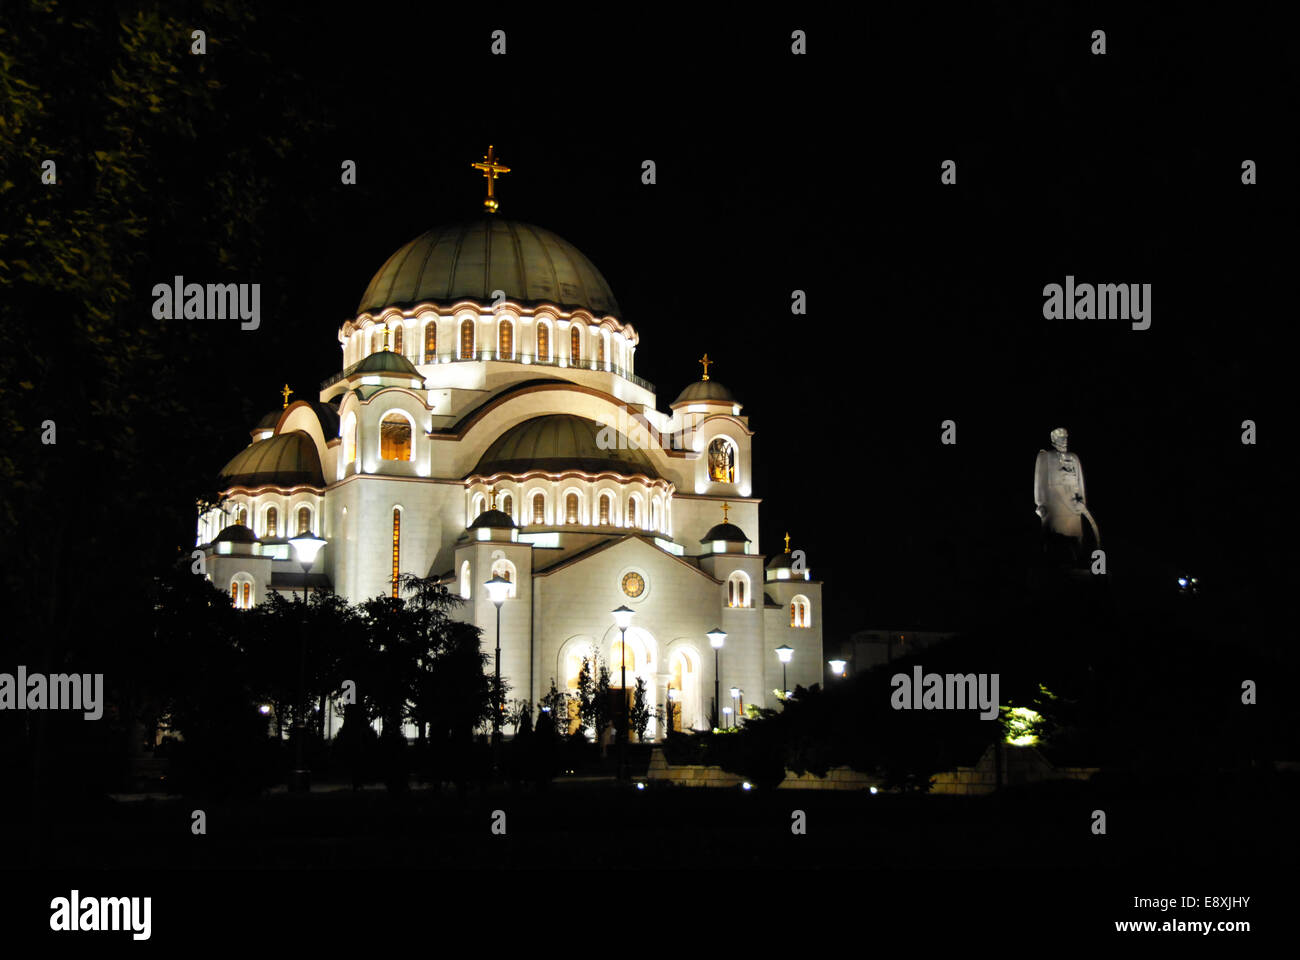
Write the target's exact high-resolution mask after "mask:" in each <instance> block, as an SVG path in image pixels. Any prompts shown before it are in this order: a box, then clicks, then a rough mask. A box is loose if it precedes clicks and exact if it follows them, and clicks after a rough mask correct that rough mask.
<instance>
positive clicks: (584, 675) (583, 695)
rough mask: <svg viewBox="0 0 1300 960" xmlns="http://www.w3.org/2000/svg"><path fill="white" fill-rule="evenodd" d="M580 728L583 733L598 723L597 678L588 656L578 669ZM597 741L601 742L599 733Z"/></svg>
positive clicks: (580, 732)
mask: <svg viewBox="0 0 1300 960" xmlns="http://www.w3.org/2000/svg"><path fill="white" fill-rule="evenodd" d="M577 697H578V724H579V726H578V730H577V735H580V736H581V735H583V732H584V731H585V730H586V729H587V727H594V726H595V725H596V678H595V677H594V676H593V675H592V671H591V661H590V660H588V659H587V658H586V657H583V659H582V666H581V667H580V668H579V669H578V693H577ZM596 741H597V742H598V743H599V742H600V736H599V734H597V736H596Z"/></svg>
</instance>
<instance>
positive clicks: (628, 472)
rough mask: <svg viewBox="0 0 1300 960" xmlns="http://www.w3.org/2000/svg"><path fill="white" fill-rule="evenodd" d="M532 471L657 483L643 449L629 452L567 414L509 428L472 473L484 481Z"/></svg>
mask: <svg viewBox="0 0 1300 960" xmlns="http://www.w3.org/2000/svg"><path fill="white" fill-rule="evenodd" d="M602 434H603V436H602ZM606 447H608V449H606ZM532 470H543V471H545V472H547V473H562V472H563V471H565V470H581V471H583V472H584V473H605V472H611V473H617V474H621V475H623V476H643V477H646V478H647V479H650V480H657V479H659V474H658V472H657V471H656V470H655V468H654V466H653V465H652V464H651V463H650V458H649V457H647V456H646V454H645V451H644V450H640V449H633V448H632V447H631V446H630V445H629V444H628V442H627V437H625V436H623V434H621V433H619V432H618V431H617V430H615V429H614V428H613V427H606V426H602V425H601V424H599V423H597V422H596V421H595V420H588V419H586V418H585V417H577V416H574V415H572V414H567V413H559V414H552V415H551V416H546V417H534V418H533V419H532V420H525V421H524V422H523V423H521V424H519V425H518V426H515V427H512V428H511V429H509V430H507V431H506V432H505V433H503V434H502V435H501V436H500V437H498V438H497V440H496V441H495V442H494V443H493V444H492V445H491V446H490V447H488V448H487V451H486V452H485V453H484V454H483V457H482V459H480V460H479V462H478V466H477V467H475V468H474V474H475V475H478V476H484V477H487V476H491V475H493V474H496V473H513V474H523V473H528V472H529V471H532Z"/></svg>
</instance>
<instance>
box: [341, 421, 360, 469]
mask: <svg viewBox="0 0 1300 960" xmlns="http://www.w3.org/2000/svg"><path fill="white" fill-rule="evenodd" d="M356 458H357V417H356V414H354V413H349V414H348V415H347V418H346V419H345V420H344V421H343V462H344V463H351V462H352V461H353V460H355V459H356Z"/></svg>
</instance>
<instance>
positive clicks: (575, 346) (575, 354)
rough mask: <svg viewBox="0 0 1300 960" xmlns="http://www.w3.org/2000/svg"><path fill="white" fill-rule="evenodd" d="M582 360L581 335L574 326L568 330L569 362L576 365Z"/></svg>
mask: <svg viewBox="0 0 1300 960" xmlns="http://www.w3.org/2000/svg"><path fill="white" fill-rule="evenodd" d="M581 359H582V334H580V333H578V328H577V327H576V326H573V327H570V328H569V361H570V362H571V363H573V364H575V365H576V364H577V363H578V361H580V360H581Z"/></svg>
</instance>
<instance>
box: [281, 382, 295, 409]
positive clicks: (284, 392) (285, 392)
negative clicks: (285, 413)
mask: <svg viewBox="0 0 1300 960" xmlns="http://www.w3.org/2000/svg"><path fill="white" fill-rule="evenodd" d="M291 393H293V391H292V390H290V389H289V385H288V384H287V383H286V384H285V385H284V389H282V390H281V391H280V396H282V397H284V406H283V407H281V409H282V410H288V409H289V394H291Z"/></svg>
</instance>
